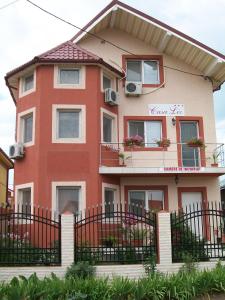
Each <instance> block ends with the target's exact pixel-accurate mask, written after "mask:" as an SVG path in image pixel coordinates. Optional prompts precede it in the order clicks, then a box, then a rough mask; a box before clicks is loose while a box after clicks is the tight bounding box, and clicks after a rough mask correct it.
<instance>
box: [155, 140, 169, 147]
mask: <svg viewBox="0 0 225 300" xmlns="http://www.w3.org/2000/svg"><path fill="white" fill-rule="evenodd" d="M156 144H157V145H158V146H159V147H162V148H168V147H169V146H170V144H171V142H170V139H166V138H162V139H161V140H157V141H156Z"/></svg>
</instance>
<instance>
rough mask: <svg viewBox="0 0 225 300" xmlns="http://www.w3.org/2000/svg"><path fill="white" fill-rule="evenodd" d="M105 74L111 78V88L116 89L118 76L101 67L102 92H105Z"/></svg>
mask: <svg viewBox="0 0 225 300" xmlns="http://www.w3.org/2000/svg"><path fill="white" fill-rule="evenodd" d="M103 76H105V77H107V78H108V79H110V80H111V89H113V90H116V77H115V76H113V74H111V73H109V72H107V71H105V70H103V69H101V92H103V93H104V92H105V90H104V88H103Z"/></svg>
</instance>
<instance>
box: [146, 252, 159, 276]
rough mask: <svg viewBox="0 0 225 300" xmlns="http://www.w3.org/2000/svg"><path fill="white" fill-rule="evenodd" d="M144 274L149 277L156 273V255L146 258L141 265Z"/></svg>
mask: <svg viewBox="0 0 225 300" xmlns="http://www.w3.org/2000/svg"><path fill="white" fill-rule="evenodd" d="M143 266H144V269H145V273H146V274H147V275H148V276H151V275H153V274H155V273H156V255H151V256H149V257H147V258H146V259H145V261H144V263H143Z"/></svg>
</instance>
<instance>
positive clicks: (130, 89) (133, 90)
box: [125, 81, 142, 96]
mask: <svg viewBox="0 0 225 300" xmlns="http://www.w3.org/2000/svg"><path fill="white" fill-rule="evenodd" d="M125 94H126V95H130V96H138V95H141V94H142V82H131V81H126V83H125Z"/></svg>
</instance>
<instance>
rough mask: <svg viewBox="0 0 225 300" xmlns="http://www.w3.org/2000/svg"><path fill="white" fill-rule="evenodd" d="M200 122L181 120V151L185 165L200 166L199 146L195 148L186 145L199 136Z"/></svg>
mask: <svg viewBox="0 0 225 300" xmlns="http://www.w3.org/2000/svg"><path fill="white" fill-rule="evenodd" d="M198 135H199V134H198V122H195V121H193V122H192V121H188V122H180V137H181V141H180V142H181V143H183V144H182V145H181V153H182V165H183V167H198V166H199V155H200V153H199V148H193V147H189V146H188V145H186V143H187V142H188V141H190V140H191V139H193V138H198Z"/></svg>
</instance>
